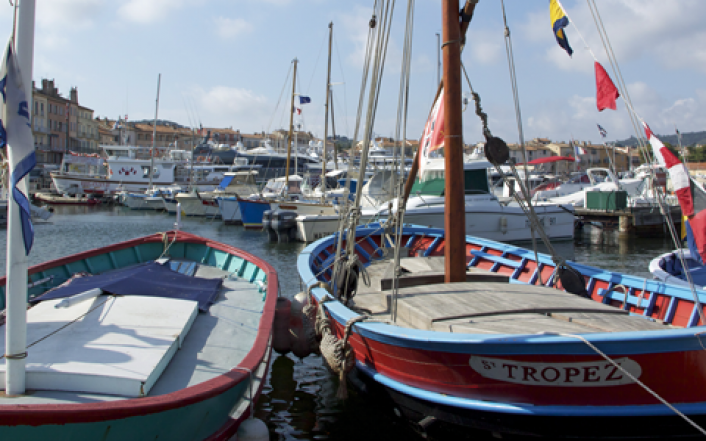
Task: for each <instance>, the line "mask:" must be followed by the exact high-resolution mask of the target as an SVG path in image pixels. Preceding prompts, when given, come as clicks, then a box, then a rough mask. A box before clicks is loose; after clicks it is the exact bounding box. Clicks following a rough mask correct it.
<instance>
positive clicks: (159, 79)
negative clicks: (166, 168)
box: [148, 74, 162, 190]
mask: <svg viewBox="0 0 706 441" xmlns="http://www.w3.org/2000/svg"><path fill="white" fill-rule="evenodd" d="M161 84H162V74H159V76H158V77H157V104H156V105H155V109H154V124H152V149H151V150H150V185H149V187H148V188H149V189H150V190H152V176H153V175H154V151H155V148H156V142H157V115H158V113H159V87H160V85H161Z"/></svg>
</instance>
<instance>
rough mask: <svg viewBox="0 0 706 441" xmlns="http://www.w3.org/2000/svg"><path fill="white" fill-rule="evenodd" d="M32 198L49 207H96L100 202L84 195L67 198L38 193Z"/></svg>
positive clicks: (60, 195) (61, 195)
mask: <svg viewBox="0 0 706 441" xmlns="http://www.w3.org/2000/svg"><path fill="white" fill-rule="evenodd" d="M34 198H35V199H36V200H38V201H41V202H44V203H45V204H50V205H97V204H100V203H101V200H100V199H98V198H96V197H94V196H93V195H84V194H75V195H72V196H67V195H63V194H56V193H45V192H38V193H35V194H34Z"/></svg>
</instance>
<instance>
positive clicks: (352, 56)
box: [337, 6, 371, 66]
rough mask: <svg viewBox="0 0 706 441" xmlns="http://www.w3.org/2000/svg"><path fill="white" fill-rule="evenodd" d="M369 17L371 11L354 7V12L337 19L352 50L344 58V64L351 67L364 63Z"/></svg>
mask: <svg viewBox="0 0 706 441" xmlns="http://www.w3.org/2000/svg"><path fill="white" fill-rule="evenodd" d="M370 17H371V10H370V9H368V8H363V7H360V6H358V7H356V8H355V10H354V11H351V12H350V13H348V14H346V15H343V16H341V17H339V19H338V20H337V23H341V25H342V26H343V29H344V31H343V32H342V34H343V35H345V36H346V37H345V38H346V39H347V40H348V42H349V44H350V45H352V46H353V49H352V50H351V51H350V52H349V54H348V56H347V57H346V62H347V63H348V64H350V65H352V66H362V65H363V63H364V62H365V49H366V46H367V43H368V30H369V27H368V23H369V21H370ZM339 35H340V34H339Z"/></svg>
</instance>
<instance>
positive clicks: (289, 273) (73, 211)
mask: <svg viewBox="0 0 706 441" xmlns="http://www.w3.org/2000/svg"><path fill="white" fill-rule="evenodd" d="M174 221H175V218H174V216H170V215H167V214H164V213H156V212H153V211H143V212H139V211H131V210H129V209H127V208H126V207H101V206H97V207H84V206H59V207H56V211H55V213H54V216H53V217H52V218H51V219H50V221H49V222H45V223H37V224H35V243H34V248H33V249H32V253H31V254H30V257H29V261H30V265H35V264H38V263H42V262H45V261H48V260H51V259H56V258H59V257H62V256H66V255H70V254H74V253H77V252H80V251H85V250H88V249H92V248H98V247H103V246H106V245H109V244H112V243H116V242H120V241H124V240H128V239H132V238H136V237H140V236H145V235H148V234H153V233H155V232H161V231H167V230H170V229H173V226H174ZM182 229H183V230H184V231H187V232H189V233H193V234H197V235H200V236H203V237H207V238H209V239H213V240H216V241H219V242H223V243H226V244H229V245H233V246H235V247H237V248H241V249H243V250H245V251H247V252H250V253H252V254H254V255H256V256H258V257H261V258H263V259H264V260H266V261H268V262H269V263H270V264H272V265H273V266H274V267H275V269H276V270H277V272H278V275H279V283H280V287H281V295H283V296H287V297H291V296H294V295H295V294H296V293H297V292H298V291H299V290H300V282H299V276H298V273H297V269H296V260H297V256H298V254H299V253H300V252H301V251H302V250H303V249H304V248H305V246H306V245H305V244H302V243H289V244H277V243H269V242H268V241H267V236H266V234H265V233H264V232H260V231H252V230H245V229H244V228H243V227H241V226H226V225H223V223H222V222H221V221H220V220H218V219H216V220H211V219H204V218H184V219H182ZM0 246H2V247H3V249H5V248H6V236H5V235H2V239H0ZM671 249H673V245H672V244H671V243H670V240H669V239H668V238H667V237H650V238H619V237H618V234H617V232H615V231H604V230H599V229H596V228H592V227H589V228H587V229H585V230H584V231H583V232H581V233H577V236H576V238H575V240H574V241H573V242H564V243H558V244H556V251H557V252H558V253H559V254H561V255H562V256H564V257H565V258H566V259H568V260H573V261H575V262H579V263H583V264H587V265H592V266H597V267H601V268H605V269H609V270H611V271H618V272H622V273H626V274H632V275H636V276H642V277H649V272H648V270H647V266H648V264H649V261H650V260H651V259H652V258H654V257H656V256H657V255H659V254H661V253H663V252H666V251H668V250H671ZM539 250H540V252H541V251H543V247H540V249H539ZM1 268H2V269H1V270H0V271H1V272H2V274H4V273H5V254H4V253H2V266H1ZM337 388H338V380H337V379H336V378H335V377H334V376H333V375H331V374H330V373H329V371H328V370H327V369H326V367H325V366H324V365H323V363H322V361H321V359H320V357H317V356H313V355H312V356H309V357H307V358H305V359H299V358H297V357H295V356H294V355H292V354H289V355H287V356H281V355H276V354H275V356H274V357H273V361H272V363H271V369H270V373H269V374H268V382H267V384H266V385H265V387H264V389H263V392H262V396H261V397H260V400H259V402H258V404H257V410H256V413H257V415H256V416H257V417H258V418H260V419H262V420H264V421H265V422H266V423H267V425H268V427H269V429H270V439H271V440H290V439H302V440H306V439H311V440H328V439H330V440H360V439H367V440H377V439H380V440H383V439H384V440H393V439H422V438H421V437H420V436H419V435H418V434H417V433H416V432H415V431H414V430H413V429H412V428H411V427H410V426H409V425H407V424H405V423H403V422H401V421H399V420H397V419H396V418H395V417H394V415H392V414H391V413H390V412H389V409H381V408H379V406H378V405H377V403H375V402H371V401H370V400H365V399H364V397H362V396H359V395H358V394H357V393H355V392H354V391H351V394H350V396H349V398H348V399H347V400H346V401H345V402H343V401H340V400H338V399H337V398H336V390H337ZM475 439H477V438H475Z"/></svg>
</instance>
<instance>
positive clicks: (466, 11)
mask: <svg viewBox="0 0 706 441" xmlns="http://www.w3.org/2000/svg"><path fill="white" fill-rule="evenodd" d="M477 3H478V0H466V5H465V6H464V7H463V11H462V17H466V20H463V21H461V25H460V27H461V39H462V41H461V43H462V46H461V48H463V47H464V46H465V39H466V32H467V31H468V26H469V25H470V23H471V17H473V12H474V11H475V9H476V4H477ZM443 88H444V80H443V79H442V80H441V83H439V87H438V88H437V90H436V96H435V97H434V101H432V105H431V107H432V108H433V107H434V103H436V99H437V98H439V94H440V93H441V89H443ZM429 112H430V113H431V109H429ZM427 119H428V118H427ZM418 172H419V148H417V151H416V153H415V154H414V162H413V163H412V168H411V169H410V171H409V176H408V177H407V182H406V183H405V186H404V198H403V199H402V200H403V201H405V202H406V201H407V199H409V193H410V192H411V191H412V186H413V185H414V179H415V178H416V177H417V173H418Z"/></svg>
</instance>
